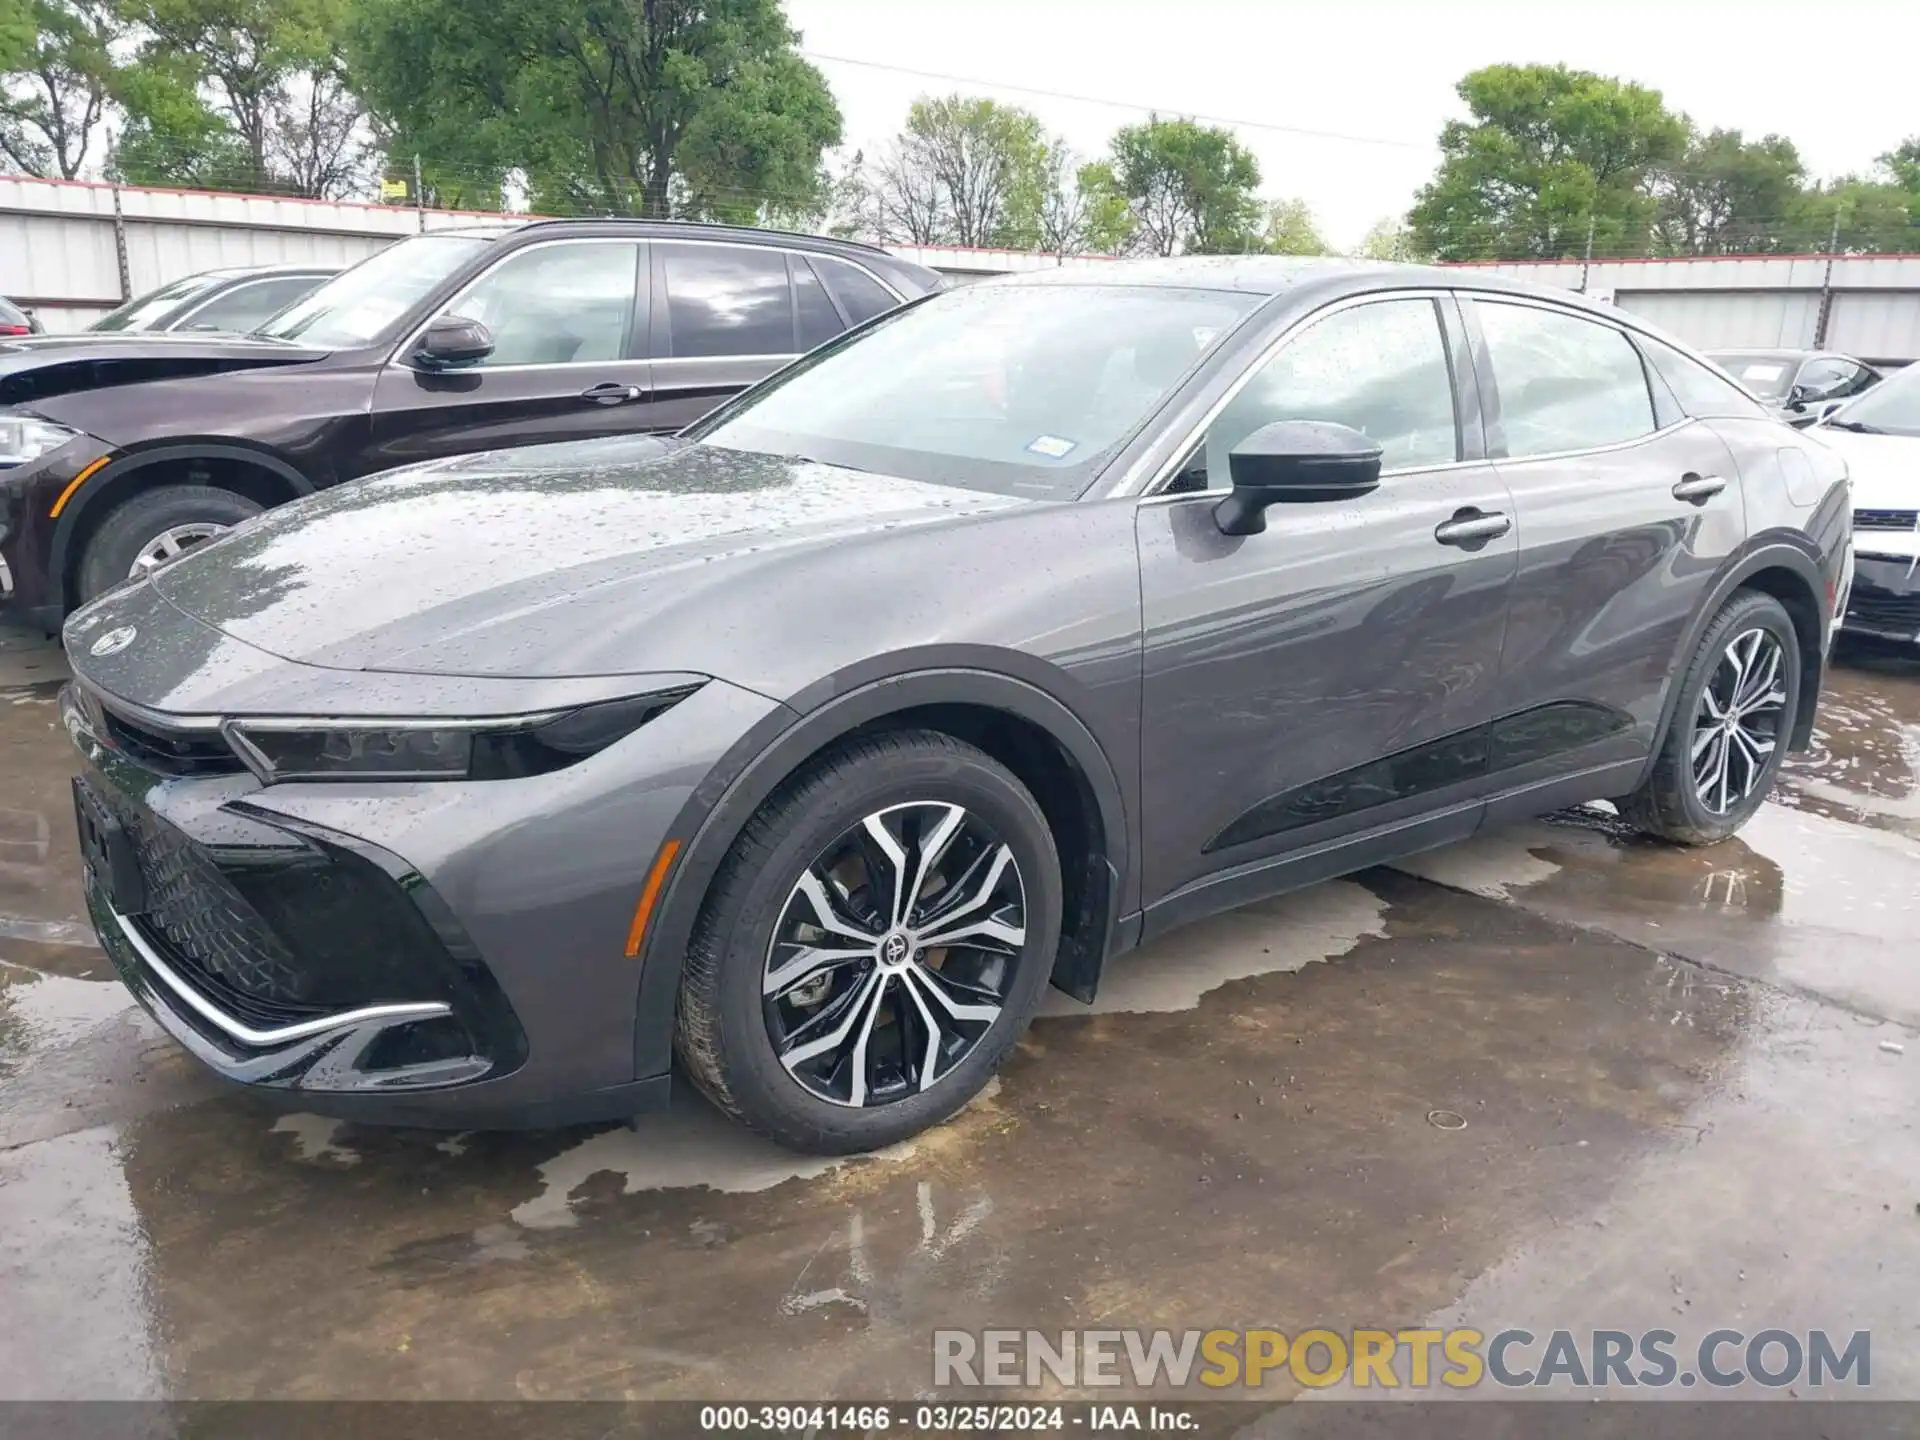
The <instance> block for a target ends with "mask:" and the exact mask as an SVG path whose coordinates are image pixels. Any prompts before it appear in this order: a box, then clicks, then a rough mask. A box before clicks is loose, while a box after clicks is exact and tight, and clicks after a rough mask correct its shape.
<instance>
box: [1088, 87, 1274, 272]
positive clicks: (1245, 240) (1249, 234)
mask: <svg viewBox="0 0 1920 1440" xmlns="http://www.w3.org/2000/svg"><path fill="white" fill-rule="evenodd" d="M1108 164H1109V166H1110V168H1111V171H1112V174H1113V180H1114V184H1115V186H1116V188H1117V189H1118V190H1119V193H1120V194H1122V195H1124V196H1125V197H1126V199H1127V207H1128V211H1129V213H1130V216H1131V219H1132V222H1133V237H1134V244H1135V245H1136V246H1137V247H1138V248H1139V249H1141V250H1144V251H1146V252H1148V253H1150V254H1154V255H1179V254H1183V253H1191V254H1203V255H1204V254H1221V253H1235V252H1240V251H1246V250H1252V249H1254V248H1256V246H1257V245H1258V244H1259V233H1258V232H1259V228H1260V225H1261V223H1262V222H1263V221H1264V219H1265V218H1266V216H1265V211H1264V210H1263V208H1262V207H1261V204H1260V201H1259V199H1258V198H1257V196H1256V194H1255V192H1256V191H1257V190H1258V189H1259V188H1260V164H1259V162H1258V161H1257V160H1255V159H1254V158H1253V155H1252V153H1251V152H1249V151H1248V150H1246V149H1245V148H1243V147H1242V146H1241V144H1240V142H1239V141H1238V140H1236V139H1235V138H1234V135H1233V132H1232V131H1231V130H1224V129H1220V128H1218V127H1215V126H1209V125H1201V124H1198V123H1197V122H1195V121H1192V120H1163V119H1161V118H1160V117H1159V116H1158V115H1154V116H1151V117H1149V118H1148V119H1147V120H1145V121H1143V122H1142V123H1140V124H1138V125H1128V126H1125V127H1124V128H1122V129H1121V130H1120V131H1119V132H1118V133H1116V134H1115V135H1114V137H1113V150H1112V156H1111V159H1110V160H1109V162H1108Z"/></svg>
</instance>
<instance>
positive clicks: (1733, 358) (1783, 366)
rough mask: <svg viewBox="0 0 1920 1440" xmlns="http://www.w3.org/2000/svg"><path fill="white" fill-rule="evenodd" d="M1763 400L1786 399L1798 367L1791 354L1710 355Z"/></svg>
mask: <svg viewBox="0 0 1920 1440" xmlns="http://www.w3.org/2000/svg"><path fill="white" fill-rule="evenodd" d="M1707 358H1708V359H1710V360H1712V361H1713V362H1714V363H1715V364H1716V365H1718V366H1719V367H1720V368H1721V369H1722V370H1725V371H1726V372H1727V373H1728V374H1729V375H1731V376H1733V378H1734V379H1736V380H1738V381H1739V382H1740V383H1741V384H1742V385H1744V386H1746V387H1747V389H1749V390H1751V391H1752V392H1753V393H1754V394H1756V395H1758V396H1759V397H1760V398H1761V399H1762V400H1784V399H1786V398H1787V388H1788V387H1789V386H1790V385H1792V384H1793V377H1794V375H1795V373H1797V372H1798V370H1799V368H1800V367H1799V365H1798V363H1797V362H1796V361H1795V360H1794V358H1793V357H1792V356H1790V355H1739V354H1733V355H1729V354H1724V353H1722V354H1719V355H1710V356H1708V357H1707Z"/></svg>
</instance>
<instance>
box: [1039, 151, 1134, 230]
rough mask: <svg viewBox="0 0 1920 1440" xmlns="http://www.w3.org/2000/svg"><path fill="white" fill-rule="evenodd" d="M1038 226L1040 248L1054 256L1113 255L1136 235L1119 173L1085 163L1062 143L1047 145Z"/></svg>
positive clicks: (1101, 163)
mask: <svg viewBox="0 0 1920 1440" xmlns="http://www.w3.org/2000/svg"><path fill="white" fill-rule="evenodd" d="M1038 224H1039V234H1038V236H1037V239H1038V241H1039V247H1040V249H1042V250H1044V251H1046V252H1048V253H1049V254H1053V255H1084V254H1099V255H1106V254H1113V253H1115V252H1117V251H1119V250H1121V249H1122V248H1124V247H1125V245H1126V243H1127V240H1128V237H1129V236H1130V235H1131V233H1132V229H1133V220H1132V217H1131V215H1129V214H1128V211H1127V197H1126V196H1125V195H1123V194H1122V193H1121V192H1120V186H1119V182H1118V181H1116V180H1115V179H1114V175H1113V167H1112V166H1111V165H1109V164H1107V163H1106V162H1105V161H1099V160H1096V161H1092V162H1090V163H1082V161H1081V160H1080V158H1079V157H1078V156H1077V155H1075V154H1074V153H1073V151H1072V149H1070V148H1069V147H1068V145H1067V142H1066V141H1064V140H1060V139H1055V140H1052V141H1050V142H1049V143H1048V145H1047V151H1046V160H1045V164H1044V168H1043V173H1042V186H1041V193H1040V211H1039V215H1038Z"/></svg>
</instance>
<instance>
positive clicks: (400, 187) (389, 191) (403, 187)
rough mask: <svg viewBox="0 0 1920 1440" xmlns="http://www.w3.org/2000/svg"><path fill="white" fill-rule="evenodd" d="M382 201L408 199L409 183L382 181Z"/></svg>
mask: <svg viewBox="0 0 1920 1440" xmlns="http://www.w3.org/2000/svg"><path fill="white" fill-rule="evenodd" d="M380 198H381V199H382V200H404V199H406V198H407V182H406V181H404V180H382V181H381V182H380Z"/></svg>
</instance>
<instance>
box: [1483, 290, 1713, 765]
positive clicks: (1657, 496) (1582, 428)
mask: <svg viewBox="0 0 1920 1440" xmlns="http://www.w3.org/2000/svg"><path fill="white" fill-rule="evenodd" d="M1471 308H1472V309H1473V310H1475V311H1477V312H1478V314H1477V315H1476V317H1475V319H1476V326H1477V327H1478V329H1479V331H1480V335H1481V342H1480V343H1481V345H1482V346H1483V358H1485V359H1488V360H1490V361H1491V370H1492V387H1491V388H1492V392H1493V393H1494V395H1495V397H1496V400H1495V406H1496V408H1497V413H1498V416H1499V421H1498V424H1497V426H1496V434H1495V438H1494V440H1493V444H1494V446H1495V448H1496V451H1498V450H1499V449H1509V450H1514V451H1519V450H1523V449H1526V448H1529V447H1532V448H1546V447H1554V446H1558V447H1563V448H1562V453H1553V454H1543V455H1539V456H1537V457H1533V458H1528V457H1526V456H1524V455H1519V454H1515V455H1510V456H1507V457H1505V458H1499V459H1496V461H1495V464H1496V465H1497V467H1498V469H1499V472H1500V474H1501V476H1502V478H1503V479H1504V480H1505V481H1506V484H1507V487H1508V489H1509V490H1510V491H1511V492H1512V494H1513V503H1514V508H1515V513H1516V516H1517V518H1518V522H1519V524H1518V534H1519V543H1520V555H1519V573H1518V575H1517V576H1516V578H1515V580H1514V587H1513V606H1512V610H1511V613H1510V617H1509V620H1508V624H1507V638H1506V644H1505V647H1504V649H1503V652H1502V655H1501V665H1500V672H1501V673H1500V683H1499V699H1498V708H1499V710H1500V712H1501V713H1502V714H1512V713H1516V712H1521V711H1530V710H1534V709H1536V708H1538V707H1546V706H1552V707H1562V708H1559V709H1558V710H1557V711H1556V712H1555V713H1559V714H1562V715H1567V716H1572V715H1575V714H1579V715H1581V716H1582V717H1583V719H1582V723H1581V724H1579V725H1575V726H1572V727H1570V728H1568V729H1567V730H1565V731H1564V732H1563V734H1562V736H1561V739H1562V740H1563V741H1564V742H1565V743H1564V745H1563V746H1562V747H1560V748H1558V750H1557V753H1556V752H1555V750H1554V749H1553V748H1551V747H1550V748H1549V749H1547V750H1544V751H1542V752H1541V753H1539V754H1537V755H1536V757H1535V758H1534V760H1533V762H1532V763H1531V764H1530V765H1528V766H1525V767H1522V769H1521V771H1520V773H1518V774H1516V775H1515V776H1514V779H1515V781H1516V782H1520V781H1525V780H1529V779H1534V778H1542V777H1546V776H1551V775H1553V774H1556V773H1567V772H1570V771H1574V770H1584V769H1589V768H1595V767H1599V766H1603V765H1607V764H1613V763H1621V762H1626V761H1631V760H1634V759H1637V758H1640V757H1642V756H1644V755H1645V754H1646V753H1647V751H1648V750H1649V748H1650V747H1651V745H1652V743H1653V739H1654V732H1655V730H1656V728H1657V727H1658V724H1659V718H1660V709H1661V702H1662V700H1663V698H1664V695H1665V689H1666V686H1667V683H1668V681H1669V678H1670V671H1671V668H1672V665H1673V660H1674V652H1675V650H1676V648H1677V647H1678V646H1679V644H1680V643H1681V640H1682V637H1683V634H1684V632H1685V630H1686V628H1687V625H1688V622H1689V620H1690V619H1691V617H1692V616H1693V614H1694V612H1695V610H1696V609H1697V608H1698V607H1699V605H1701V604H1702V603H1703V602H1704V600H1705V597H1706V594H1707V591H1708V590H1709V588H1710V587H1711V584H1712V581H1713V577H1714V576H1715V575H1716V574H1717V573H1718V572H1719V570H1720V568H1721V566H1722V564H1723V563H1724V562H1725V561H1726V560H1727V559H1728V558H1729V557H1730V556H1731V555H1733V554H1734V552H1735V551H1737V550H1738V549H1739V547H1740V545H1741V543H1742V541H1743V540H1744V538H1745V535H1746V516H1745V510H1744V505H1743V501H1742V496H1741V490H1740V481H1739V472H1738V470H1737V469H1736V467H1735V465H1734V461H1733V456H1732V454H1731V453H1730V452H1729V451H1728V449H1727V447H1726V445H1725V443H1724V442H1722V441H1721V439H1720V437H1719V436H1718V435H1716V434H1715V433H1714V432H1713V431H1712V430H1711V429H1710V428H1708V427H1707V426H1706V425H1704V424H1701V423H1699V422H1697V421H1689V422H1684V423H1681V424H1678V425H1674V426H1671V427H1669V428H1667V429H1664V430H1661V431H1659V432H1657V433H1642V434H1641V435H1640V436H1639V437H1638V438H1634V439H1627V440H1621V439H1619V438H1618V437H1619V435H1620V432H1621V431H1622V430H1623V429H1629V428H1637V429H1639V430H1640V431H1642V432H1652V429H1653V425H1654V419H1653V410H1652V402H1651V397H1650V396H1647V397H1646V398H1645V400H1644V405H1645V414H1644V416H1642V415H1641V414H1640V412H1639V410H1638V409H1637V408H1636V407H1637V406H1639V405H1640V404H1641V403H1643V402H1642V401H1641V400H1639V399H1636V398H1635V397H1634V395H1633V394H1632V393H1631V392H1632V388H1633V387H1634V386H1639V387H1642V390H1644V385H1645V379H1646V377H1645V373H1644V370H1642V369H1641V368H1640V361H1639V355H1638V351H1637V350H1636V349H1634V348H1633V347H1632V346H1631V344H1630V343H1629V342H1628V341H1627V340H1626V337H1625V336H1624V335H1622V334H1621V333H1620V332H1619V331H1617V330H1615V329H1614V328H1613V327H1611V326H1607V325H1604V324H1601V323H1599V322H1595V321H1588V320H1586V319H1584V318H1581V317H1575V316H1570V315H1566V314H1564V313H1562V312H1555V313H1554V314H1553V316H1552V318H1551V321H1550V323H1549V322H1544V321H1536V320H1534V319H1532V318H1531V317H1530V316H1522V315H1519V314H1516V313H1513V312H1516V311H1519V310H1522V309H1524V308H1525V307H1512V306H1506V305H1492V304H1488V303H1486V302H1476V303H1475V304H1474V305H1473V306H1472V307H1471ZM1495 312H1498V313H1499V319H1500V322H1501V323H1500V324H1499V326H1497V327H1495V326H1492V325H1488V324H1487V323H1486V322H1487V320H1488V318H1489V316H1490V315H1491V314H1493V313H1495ZM1533 313H1538V312H1533ZM1566 327H1578V329H1577V330H1571V329H1567V328H1566ZM1584 332H1592V333H1591V334H1586V333H1584ZM1616 344H1617V346H1618V347H1619V349H1618V351H1616V350H1615V349H1614V346H1615V345H1616ZM1621 357H1631V358H1630V359H1623V358H1621ZM1583 436H1585V437H1590V438H1592V439H1594V440H1598V441H1607V442H1611V443H1608V444H1606V445H1605V447H1604V448H1595V449H1591V450H1588V451H1586V452H1584V453H1564V447H1567V446H1569V445H1571V444H1574V443H1577V442H1578V441H1579V440H1580V439H1581V438H1582V437H1583ZM1676 492H1677V493H1676ZM1568 706H1575V707H1582V708H1580V709H1579V710H1568V709H1565V708H1564V707H1568ZM1607 717H1611V723H1610V724H1609V723H1605V721H1606V718H1607Z"/></svg>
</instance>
